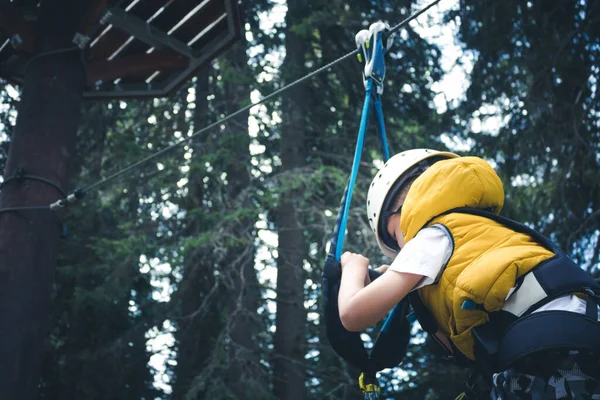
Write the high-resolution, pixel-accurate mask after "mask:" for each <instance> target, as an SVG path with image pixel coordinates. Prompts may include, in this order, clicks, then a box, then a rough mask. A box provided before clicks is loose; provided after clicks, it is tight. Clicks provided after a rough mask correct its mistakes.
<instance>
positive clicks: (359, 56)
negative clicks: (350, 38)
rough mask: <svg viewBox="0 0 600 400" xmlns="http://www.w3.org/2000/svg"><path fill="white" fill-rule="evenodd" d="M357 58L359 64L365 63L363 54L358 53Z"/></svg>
mask: <svg viewBox="0 0 600 400" xmlns="http://www.w3.org/2000/svg"><path fill="white" fill-rule="evenodd" d="M356 57H358V62H359V63H362V62H363V59H362V54H360V53H358V54H357V55H356Z"/></svg>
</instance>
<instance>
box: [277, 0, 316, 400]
mask: <svg viewBox="0 0 600 400" xmlns="http://www.w3.org/2000/svg"><path fill="white" fill-rule="evenodd" d="M304 3H305V2H300V1H298V2H292V3H290V4H288V7H289V9H288V12H287V16H286V26H287V28H286V33H285V35H286V36H285V40H286V57H285V60H284V62H283V65H282V67H281V70H282V76H283V78H284V80H285V81H286V83H287V82H289V81H290V80H291V79H293V78H294V77H297V76H299V75H301V74H302V73H304V72H305V68H304V55H305V47H306V44H305V43H306V42H305V41H304V40H303V39H302V38H301V37H299V36H298V34H297V33H296V32H294V31H293V29H292V28H293V27H294V24H295V23H298V22H300V21H301V20H302V17H301V13H302V12H303V10H304V9H305V8H306V4H304ZM307 90H308V89H307V87H306V85H298V86H295V87H293V88H292V89H290V90H289V91H288V93H286V95H285V96H284V97H283V99H282V105H283V114H282V120H283V122H282V131H281V164H282V168H281V169H282V172H283V173H290V172H291V171H293V170H294V169H297V168H300V167H303V166H305V165H306V149H305V146H304V139H305V132H304V130H303V126H304V125H305V119H304V115H305V112H304V110H305V108H306V100H307V99H308V97H309V96H308V92H307ZM301 198H302V193H300V192H299V191H298V190H295V189H290V190H287V191H285V192H284V193H282V195H281V203H280V206H279V208H278V210H277V213H276V222H277V226H278V234H279V246H278V253H279V256H278V258H277V315H276V327H277V330H276V332H275V340H274V341H275V358H274V368H273V375H274V376H273V378H274V382H273V388H274V394H275V397H277V398H278V399H282V400H301V399H305V398H306V388H305V378H306V371H305V365H304V355H305V353H306V336H305V333H306V310H305V308H304V281H305V272H304V269H303V263H304V259H305V255H306V254H307V251H306V244H305V238H304V233H303V230H302V226H301V224H300V221H299V220H298V213H297V210H298V202H299V201H301Z"/></svg>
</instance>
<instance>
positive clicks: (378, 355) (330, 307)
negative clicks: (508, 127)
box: [322, 22, 410, 399]
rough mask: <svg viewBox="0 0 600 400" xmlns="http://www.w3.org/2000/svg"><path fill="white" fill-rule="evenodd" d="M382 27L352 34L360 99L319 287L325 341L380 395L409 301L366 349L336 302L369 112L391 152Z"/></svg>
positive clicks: (401, 346)
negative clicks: (343, 186) (380, 373)
mask: <svg viewBox="0 0 600 400" xmlns="http://www.w3.org/2000/svg"><path fill="white" fill-rule="evenodd" d="M386 29H387V26H386V25H385V24H384V23H383V22H376V23H374V24H372V25H371V26H370V28H369V30H362V31H360V32H359V33H358V34H356V37H355V40H356V45H357V47H358V49H359V53H358V60H359V62H361V63H364V69H363V82H364V86H365V101H364V105H363V110H362V117H361V122H360V128H359V132H358V139H357V143H356V150H355V152H354V161H353V163H352V171H351V174H350V178H349V179H348V184H347V186H346V190H345V192H344V195H343V197H342V203H341V205H340V210H339V213H338V218H337V222H336V227H335V229H334V233H333V237H332V239H331V246H330V249H329V254H328V256H327V259H326V261H325V265H324V267H323V286H322V290H323V298H324V301H323V303H324V316H325V324H326V331H327V338H328V340H329V343H330V345H331V346H332V347H333V349H334V350H335V351H336V352H337V353H338V354H339V355H340V356H341V357H342V358H344V359H345V360H346V361H348V362H349V363H350V364H352V365H354V366H355V367H356V368H359V369H360V370H361V371H362V374H361V376H360V377H359V386H360V388H361V390H362V391H363V393H364V396H365V397H364V398H365V399H379V395H380V392H381V388H380V387H379V383H378V381H377V378H376V373H377V372H378V371H381V370H382V369H384V368H391V367H395V366H396V365H398V364H399V363H400V361H401V360H402V358H403V357H404V354H405V352H406V346H407V345H408V341H409V339H410V323H409V322H408V319H407V318H405V316H406V315H407V314H408V311H409V305H408V301H402V302H401V303H400V304H398V305H397V306H396V307H395V308H394V309H393V310H392V312H391V314H390V316H389V317H388V319H387V320H386V322H385V324H384V326H383V328H382V329H381V331H380V332H379V335H378V337H377V340H376V342H375V345H374V346H373V349H372V350H371V352H370V353H367V350H366V349H365V347H364V344H363V342H362V339H361V338H360V333H358V332H350V331H348V330H346V329H345V328H344V326H343V325H342V323H341V320H340V317H339V309H338V304H337V296H338V292H339V285H340V280H341V264H340V258H341V255H342V250H343V244H344V238H345V231H346V222H347V219H348V214H349V210H350V202H351V200H352V192H353V188H354V184H355V182H356V177H357V175H358V167H359V165H360V159H361V154H362V149H363V144H364V137H365V133H366V131H367V128H368V124H369V119H370V118H371V116H372V114H374V115H375V118H376V122H377V128H378V131H379V139H380V142H381V147H382V152H383V158H384V160H385V161H387V160H388V159H389V157H390V154H389V149H388V144H387V138H386V132H385V124H384V118H383V111H382V107H381V95H382V93H383V84H384V79H385V63H384V55H385V52H386V51H387V49H388V48H389V45H391V43H392V38H391V37H388V38H385V36H384V33H385V31H386ZM384 41H385V43H384ZM369 276H370V277H371V280H374V279H376V278H377V277H378V276H379V274H378V273H377V272H375V271H374V270H372V269H369Z"/></svg>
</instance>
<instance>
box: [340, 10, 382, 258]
mask: <svg viewBox="0 0 600 400" xmlns="http://www.w3.org/2000/svg"><path fill="white" fill-rule="evenodd" d="M386 28H387V26H386V24H384V23H383V22H381V21H379V22H376V23H374V24H372V25H371V26H370V28H369V30H366V29H363V30H361V31H360V32H358V33H357V34H356V36H355V42H356V46H357V47H358V49H359V51H360V52H359V53H358V61H359V62H361V63H364V68H363V83H364V86H365V101H364V105H363V109H362V117H361V120H360V128H359V129H358V138H357V140H356V149H355V150H354V161H353V162H352V171H351V173H350V178H349V179H348V185H347V186H346V191H345V193H344V199H343V201H342V207H341V216H340V217H339V218H340V219H339V222H340V227H339V229H338V231H337V238H336V240H335V245H336V246H335V259H336V260H338V261H339V260H340V257H341V256H342V250H343V246H344V238H345V235H346V223H347V220H348V213H349V211H350V202H351V201H352V191H353V189H354V184H355V182H356V176H357V175H358V167H359V165H360V159H361V155H362V150H363V144H364V138H365V133H366V131H367V128H368V126H369V119H370V118H369V117H370V115H371V112H372V111H375V117H376V119H377V128H378V131H379V140H380V142H381V147H382V152H383V158H384V161H387V160H388V159H389V158H390V151H389V148H388V143H387V137H386V133H385V122H384V118H383V110H382V108H381V95H382V94H383V83H384V79H385V62H384V55H385V52H386V50H387V49H388V48H389V46H384V43H383V41H384V37H383V34H384V32H385V30H386ZM386 42H387V43H386V44H388V43H389V45H391V43H392V37H389V38H387V40H386Z"/></svg>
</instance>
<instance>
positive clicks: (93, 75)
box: [88, 51, 189, 87]
mask: <svg viewBox="0 0 600 400" xmlns="http://www.w3.org/2000/svg"><path fill="white" fill-rule="evenodd" d="M188 65H189V60H188V59H187V58H185V57H182V56H178V55H177V54H173V52H172V51H155V52H153V53H150V54H140V55H135V56H127V57H119V58H116V59H114V60H110V61H108V60H106V61H100V62H96V63H93V64H91V65H89V66H88V85H90V86H91V87H95V86H97V85H98V84H101V83H104V82H111V81H113V80H115V79H117V78H126V77H128V76H132V75H135V76H139V75H145V74H148V75H150V74H152V73H154V72H155V71H170V70H176V69H181V68H186V67H187V66H188Z"/></svg>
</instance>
